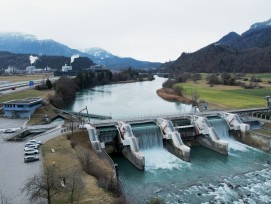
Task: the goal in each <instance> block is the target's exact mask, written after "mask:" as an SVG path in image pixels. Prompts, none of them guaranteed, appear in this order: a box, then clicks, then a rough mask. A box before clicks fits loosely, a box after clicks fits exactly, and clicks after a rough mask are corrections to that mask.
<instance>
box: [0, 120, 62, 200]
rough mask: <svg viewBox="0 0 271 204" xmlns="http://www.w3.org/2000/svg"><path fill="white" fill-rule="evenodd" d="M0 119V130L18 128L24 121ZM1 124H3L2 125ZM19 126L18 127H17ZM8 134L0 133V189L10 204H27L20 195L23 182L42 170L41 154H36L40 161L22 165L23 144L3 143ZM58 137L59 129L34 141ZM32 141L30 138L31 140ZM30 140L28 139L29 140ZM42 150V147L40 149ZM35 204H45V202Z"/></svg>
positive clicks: (25, 198) (23, 196) (24, 198)
mask: <svg viewBox="0 0 271 204" xmlns="http://www.w3.org/2000/svg"><path fill="white" fill-rule="evenodd" d="M9 120H10V119H3V118H1V119H0V128H1V129H4V128H3V127H5V126H6V128H20V126H22V125H23V124H24V122H25V121H24V120H12V121H9ZM1 123H5V124H6V125H3V124H1ZM18 125H19V126H18ZM7 134H8V133H3V131H1V133H0V189H1V190H2V192H3V193H4V195H5V197H7V198H8V199H9V200H8V201H9V203H12V204H17V203H18V204H29V203H30V202H29V201H28V199H27V197H26V196H25V195H24V194H22V193H21V189H22V188H23V187H24V184H25V181H26V180H27V179H28V178H31V177H32V176H33V175H35V174H39V173H40V172H41V170H42V158H41V153H39V154H38V156H39V157H40V159H41V160H40V161H35V162H30V163H24V145H25V142H4V140H3V138H4V137H5V136H7ZM57 135H60V128H58V129H56V130H54V131H49V132H48V133H44V134H42V135H40V136H35V139H37V140H41V141H42V142H46V141H47V140H49V139H51V138H53V137H55V136H57ZM31 139H32V138H31ZM29 140H30V138H29ZM41 148H42V147H41ZM35 203H46V201H45V200H41V201H40V202H35Z"/></svg>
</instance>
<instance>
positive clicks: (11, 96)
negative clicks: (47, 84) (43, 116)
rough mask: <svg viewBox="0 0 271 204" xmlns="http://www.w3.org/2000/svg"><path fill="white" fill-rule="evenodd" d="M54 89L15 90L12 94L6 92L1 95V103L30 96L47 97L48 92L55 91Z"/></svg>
mask: <svg viewBox="0 0 271 204" xmlns="http://www.w3.org/2000/svg"><path fill="white" fill-rule="evenodd" d="M53 92H54V91H53V90H44V91H38V90H35V89H27V90H24V91H21V92H14V93H10V94H4V95H1V96H0V103H3V102H4V101H10V100H14V99H24V98H30V97H42V98H46V97H47V96H48V94H50V93H53Z"/></svg>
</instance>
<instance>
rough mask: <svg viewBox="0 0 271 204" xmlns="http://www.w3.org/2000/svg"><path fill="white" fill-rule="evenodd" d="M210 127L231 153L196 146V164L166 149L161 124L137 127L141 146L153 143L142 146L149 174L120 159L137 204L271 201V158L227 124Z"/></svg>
mask: <svg viewBox="0 0 271 204" xmlns="http://www.w3.org/2000/svg"><path fill="white" fill-rule="evenodd" d="M210 123H211V125H212V126H214V128H215V129H216V130H217V131H218V133H219V136H220V137H221V139H223V140H226V141H227V142H228V143H229V155H221V154H219V153H216V152H214V151H211V150H209V149H206V148H204V147H201V146H196V147H192V148H191V162H190V163H188V162H184V161H182V160H180V159H178V158H177V157H175V156H174V155H172V154H170V153H169V152H167V151H166V150H165V149H164V148H163V147H162V146H161V141H160V140H159V139H158V137H160V136H161V135H159V134H161V133H159V131H157V130H159V128H158V127H157V126H153V127H152V126H147V127H146V126H145V127H142V128H138V127H137V128H133V132H134V134H135V135H136V136H137V137H138V139H139V142H140V140H141V141H142V140H144V142H145V143H146V144H148V145H147V146H144V145H143V146H142V145H140V148H141V151H142V152H143V153H144V155H145V163H146V166H145V171H144V172H142V171H139V170H137V169H136V168H135V167H134V166H132V164H130V162H128V161H127V160H125V159H124V158H114V160H115V162H117V163H118V164H119V175H120V179H121V181H122V182H123V185H124V187H125V191H126V193H127V194H128V196H129V197H130V198H131V200H132V202H133V203H138V204H139V203H146V202H147V201H148V199H150V198H152V197H159V198H161V199H163V200H164V201H165V202H166V203H270V201H271V172H270V170H271V166H270V165H269V163H270V161H271V158H270V155H269V154H267V153H264V152H262V151H260V150H257V149H254V148H252V147H249V146H247V145H244V144H241V143H239V142H237V141H235V140H234V139H233V138H232V137H231V136H230V135H229V134H228V128H227V126H226V123H225V122H224V121H223V120H221V119H211V120H210ZM157 128H158V129H157Z"/></svg>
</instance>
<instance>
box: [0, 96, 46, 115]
mask: <svg viewBox="0 0 271 204" xmlns="http://www.w3.org/2000/svg"><path fill="white" fill-rule="evenodd" d="M42 102H43V99H42V98H25V99H20V100H11V101H6V102H4V103H3V110H4V115H5V117H8V118H29V117H31V115H32V114H33V113H34V112H35V110H36V109H38V108H39V107H41V106H42Z"/></svg>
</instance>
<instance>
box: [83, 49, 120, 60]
mask: <svg viewBox="0 0 271 204" xmlns="http://www.w3.org/2000/svg"><path fill="white" fill-rule="evenodd" d="M84 52H85V53H87V54H90V55H92V56H93V57H95V58H97V59H108V58H113V57H115V56H114V55H112V54H111V53H110V52H108V51H106V50H104V49H102V48H99V47H93V48H90V49H86V50H84Z"/></svg>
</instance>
